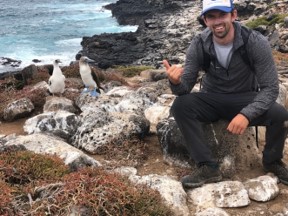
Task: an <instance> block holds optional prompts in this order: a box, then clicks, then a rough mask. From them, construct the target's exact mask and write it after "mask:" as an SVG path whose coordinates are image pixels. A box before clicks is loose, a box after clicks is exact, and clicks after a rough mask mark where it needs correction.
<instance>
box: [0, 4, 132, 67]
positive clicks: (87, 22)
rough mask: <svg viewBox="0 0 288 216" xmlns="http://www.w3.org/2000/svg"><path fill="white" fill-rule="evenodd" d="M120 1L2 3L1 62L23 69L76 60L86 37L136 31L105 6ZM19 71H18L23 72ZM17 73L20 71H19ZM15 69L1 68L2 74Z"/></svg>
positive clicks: (0, 15)
mask: <svg viewBox="0 0 288 216" xmlns="http://www.w3.org/2000/svg"><path fill="white" fill-rule="evenodd" d="M116 1H117V0H77V1H76V0H1V1H0V20H1V27H0V58H1V57H6V58H12V59H15V60H21V64H20V66H19V68H23V67H25V66H27V65H29V64H32V63H33V64H35V63H34V62H32V60H33V59H38V60H41V62H40V63H37V64H51V63H52V62H53V60H54V59H60V60H61V61H62V65H68V64H69V63H70V62H71V61H73V60H75V55H76V54H77V53H78V51H80V50H81V49H82V47H81V44H80V43H81V41H82V37H83V36H93V35H95V34H101V33H105V32H106V33H117V32H129V31H136V30H137V26H120V25H119V24H118V23H117V21H116V19H115V18H114V17H112V14H111V11H109V10H105V9H104V8H103V6H104V5H107V4H110V3H115V2H116ZM19 68H18V69H19ZM16 69H17V68H16ZM10 70H12V68H7V67H6V66H2V65H0V73H1V72H5V71H10Z"/></svg>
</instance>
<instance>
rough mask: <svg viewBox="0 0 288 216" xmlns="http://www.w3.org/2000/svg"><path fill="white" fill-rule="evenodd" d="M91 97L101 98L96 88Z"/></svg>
mask: <svg viewBox="0 0 288 216" xmlns="http://www.w3.org/2000/svg"><path fill="white" fill-rule="evenodd" d="M90 95H91V96H92V97H98V96H99V93H98V92H97V91H96V88H95V89H94V90H93V91H91V93H90Z"/></svg>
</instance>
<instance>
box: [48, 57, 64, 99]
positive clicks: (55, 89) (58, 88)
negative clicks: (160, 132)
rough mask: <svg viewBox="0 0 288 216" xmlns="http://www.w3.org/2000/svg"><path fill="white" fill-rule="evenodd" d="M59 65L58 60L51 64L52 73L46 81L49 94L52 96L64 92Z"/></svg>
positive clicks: (62, 76) (62, 77)
mask: <svg viewBox="0 0 288 216" xmlns="http://www.w3.org/2000/svg"><path fill="white" fill-rule="evenodd" d="M59 63H61V61H60V60H59V59H56V60H55V61H54V62H53V73H52V75H51V77H50V78H49V81H48V85H49V92H50V93H52V94H53V96H54V94H62V93H63V92H64V90H65V76H64V75H63V73H62V71H61V69H60V67H59Z"/></svg>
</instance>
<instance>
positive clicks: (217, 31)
mask: <svg viewBox="0 0 288 216" xmlns="http://www.w3.org/2000/svg"><path fill="white" fill-rule="evenodd" d="M236 17H237V12H236V11H232V12H231V13H226V12H223V11H220V10H211V11H208V12H206V13H205V15H204V22H205V24H206V25H207V26H208V27H209V28H210V30H211V31H212V33H213V35H214V37H216V38H219V39H222V38H225V37H226V35H227V34H228V33H229V31H230V29H231V26H232V22H234V21H235V19H236Z"/></svg>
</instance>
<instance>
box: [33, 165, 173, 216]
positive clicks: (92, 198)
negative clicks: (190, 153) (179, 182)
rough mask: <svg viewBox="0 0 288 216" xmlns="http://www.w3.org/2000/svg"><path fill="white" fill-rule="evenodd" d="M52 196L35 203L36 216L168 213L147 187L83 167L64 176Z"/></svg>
mask: <svg viewBox="0 0 288 216" xmlns="http://www.w3.org/2000/svg"><path fill="white" fill-rule="evenodd" d="M63 182H64V185H63V187H62V188H61V190H60V189H58V190H57V193H54V195H53V197H49V198H47V199H46V200H43V199H42V200H41V201H38V202H35V203H34V205H33V207H32V208H33V209H31V211H33V210H35V209H37V213H38V215H46V214H48V212H49V215H59V216H60V215H70V214H73V213H74V214H75V215H78V214H79V213H80V212H81V214H80V215H99V216H101V215H103V216H104V215H113V216H117V215H119V216H122V215H127V216H129V215H135V216H136V215H141V216H145V215H147V216H148V215H155V216H156V215H158V216H161V215H163V216H169V215H172V213H171V211H170V210H169V209H168V208H167V207H166V206H165V205H164V204H163V203H162V201H161V198H160V195H159V193H158V192H155V191H153V190H151V189H149V188H147V187H144V186H142V187H140V186H139V187H137V188H136V187H135V186H133V184H131V183H129V182H128V180H127V179H125V178H123V177H121V176H119V175H116V174H112V173H108V172H106V171H104V170H102V169H98V168H97V169H92V168H86V169H82V170H80V171H78V172H74V173H71V174H69V175H66V176H65V177H64V178H63Z"/></svg>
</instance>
